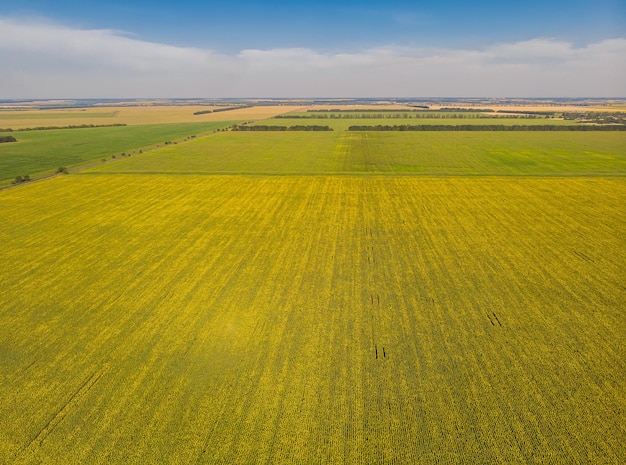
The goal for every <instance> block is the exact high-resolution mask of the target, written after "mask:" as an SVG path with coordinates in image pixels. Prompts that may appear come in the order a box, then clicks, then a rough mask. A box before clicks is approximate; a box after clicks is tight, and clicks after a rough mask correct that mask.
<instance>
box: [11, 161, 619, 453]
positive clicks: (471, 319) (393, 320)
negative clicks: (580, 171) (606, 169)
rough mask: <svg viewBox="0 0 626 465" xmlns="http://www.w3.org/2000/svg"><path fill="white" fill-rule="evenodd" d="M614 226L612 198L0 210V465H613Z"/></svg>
mask: <svg viewBox="0 0 626 465" xmlns="http://www.w3.org/2000/svg"><path fill="white" fill-rule="evenodd" d="M129 161H130V160H129ZM625 203H626V182H625V180H624V179H623V178H622V177H619V178H606V177H605V178H598V177H579V178H536V177H473V178H472V177H468V178H464V177H439V178H432V177H426V176H373V177H367V176H244V175H240V176H194V175H154V174H152V175H146V174H136V175H117V174H112V175H100V176H74V175H69V176H65V177H61V178H56V179H52V180H49V181H46V182H41V183H35V184H30V185H26V186H23V187H20V188H19V189H11V190H7V191H3V192H0V211H2V224H1V226H0V239H1V240H2V243H3V247H2V248H1V249H0V257H1V259H2V263H3V265H4V266H3V267H2V269H1V270H0V281H1V282H2V286H1V287H0V301H2V302H3V304H2V306H1V307H0V322H1V324H0V357H1V358H2V364H0V381H1V382H0V397H1V398H2V399H3V402H2V403H1V404H0V457H1V458H2V460H3V462H4V463H11V464H13V463H15V464H27V463H28V464H30V463H68V464H69V463H108V464H110V463H125V464H127V463H229V464H232V463H621V462H624V460H625V459H626V447H625V446H624V437H625V436H626V427H625V426H624V422H623V416H622V414H621V412H624V409H625V408H626V381H625V380H626V377H625V376H624V373H626V362H625V360H626V357H625V356H626V353H625V349H624V344H623V335H624V334H625V331H626V319H625V318H624V311H623V309H624V306H623V304H624V301H625V300H626V288H624V281H625V278H626V276H625V274H624V267H623V264H624V262H625V261H626V246H625V244H624V237H625V235H626V212H625V211H624V208H623V206H624V204H625Z"/></svg>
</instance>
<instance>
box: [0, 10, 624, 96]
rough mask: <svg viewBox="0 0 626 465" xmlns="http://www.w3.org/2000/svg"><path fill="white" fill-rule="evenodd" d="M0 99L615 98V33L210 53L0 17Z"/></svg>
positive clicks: (619, 47) (620, 80) (619, 75)
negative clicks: (590, 39)
mask: <svg viewBox="0 0 626 465" xmlns="http://www.w3.org/2000/svg"><path fill="white" fill-rule="evenodd" d="M0 63H2V67H1V68H0V98H5V99H10V98H16V99H19V98H131V97H133V98H152V97H377V96H388V97H400V96H423V97H429V96H449V97H474V96H491V97H624V96H626V38H614V39H606V40H603V41H600V42H597V43H591V44H587V45H585V46H581V47H575V46H574V45H573V44H571V43H569V42H564V41H560V40H556V39H552V38H534V39H531V40H527V41H522V42H515V43H497V44H492V45H491V46H488V47H484V48H481V49H476V50H470V49H452V48H419V47H401V46H383V47H378V48H373V49H369V50H363V51H360V52H356V53H354V52H351V53H324V52H320V51H315V50H311V49H306V48H281V49H272V50H256V49H247V50H242V51H240V52H239V53H236V54H221V53H218V52H215V51H212V50H206V49H201V48H192V47H177V46H172V45H167V44H160V43H153V42H147V41H143V40H138V39H135V38H133V37H132V36H129V35H127V34H125V33H123V32H120V31H114V30H84V29H74V28H70V27H66V26H61V25H57V24H49V23H41V22H29V21H18V20H14V19H0Z"/></svg>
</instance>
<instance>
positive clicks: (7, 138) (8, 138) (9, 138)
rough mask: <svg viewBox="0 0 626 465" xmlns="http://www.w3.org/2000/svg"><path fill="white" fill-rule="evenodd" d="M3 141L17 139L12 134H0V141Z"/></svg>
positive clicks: (15, 140) (14, 140)
mask: <svg viewBox="0 0 626 465" xmlns="http://www.w3.org/2000/svg"><path fill="white" fill-rule="evenodd" d="M4 142H17V139H16V138H15V137H13V136H0V143H4Z"/></svg>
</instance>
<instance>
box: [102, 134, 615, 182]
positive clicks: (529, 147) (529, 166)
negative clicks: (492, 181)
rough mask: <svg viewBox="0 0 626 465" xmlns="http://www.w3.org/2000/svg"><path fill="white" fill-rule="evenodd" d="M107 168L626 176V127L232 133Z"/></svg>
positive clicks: (109, 170) (126, 170)
mask: <svg viewBox="0 0 626 465" xmlns="http://www.w3.org/2000/svg"><path fill="white" fill-rule="evenodd" d="M91 172H101V173H104V172H106V173H177V172H178V173H184V172H193V173H213V174H224V173H250V174H259V173H263V174H301V173H308V174H312V173H316V174H337V173H351V174H359V173H370V174H371V173H387V174H390V173H396V174H403V173H404V174H411V173H413V174H428V175H470V174H471V175H487V174H489V175H520V174H524V175H526V174H532V175H566V174H577V175H589V174H603V175H605V174H619V175H624V174H626V133H599V132H597V133H591V132H589V133H583V132H578V133H574V132H533V133H528V132H514V133H508V132H486V133H483V132H481V133H459V132H439V131H437V132H420V133H407V132H401V133H396V132H394V133H389V132H387V133H380V132H358V133H352V132H338V131H333V132H289V133H281V132H267V133H266V132H263V133H259V132H229V133H219V134H216V135H214V136H211V137H208V138H202V139H198V140H195V141H191V142H188V143H185V144H180V145H176V146H172V147H167V148H163V149H159V150H157V151H154V152H151V153H150V154H146V155H144V156H140V157H133V158H129V159H125V160H121V161H119V162H116V163H111V164H106V165H103V166H100V167H97V168H95V169H94V170H91Z"/></svg>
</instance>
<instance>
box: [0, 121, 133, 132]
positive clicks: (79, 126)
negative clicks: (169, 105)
mask: <svg viewBox="0 0 626 465" xmlns="http://www.w3.org/2000/svg"><path fill="white" fill-rule="evenodd" d="M119 126H127V125H126V124H124V123H115V124H73V125H70V126H37V127H34V128H19V129H11V128H5V129H0V132H23V131H50V130H52V129H90V128H114V127H119Z"/></svg>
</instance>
